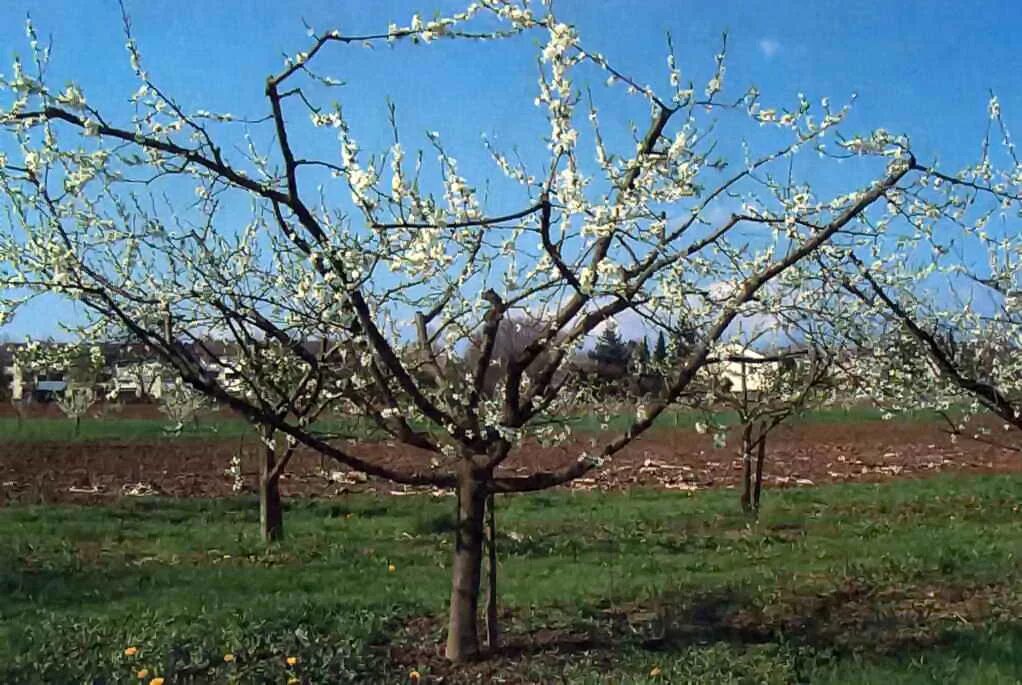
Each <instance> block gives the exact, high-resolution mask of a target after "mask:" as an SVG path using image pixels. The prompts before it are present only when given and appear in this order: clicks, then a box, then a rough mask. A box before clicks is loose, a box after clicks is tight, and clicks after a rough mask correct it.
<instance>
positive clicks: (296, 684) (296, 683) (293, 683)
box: [287, 678, 302, 685]
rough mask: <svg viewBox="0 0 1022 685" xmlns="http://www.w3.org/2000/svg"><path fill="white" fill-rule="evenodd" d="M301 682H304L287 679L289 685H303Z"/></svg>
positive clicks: (296, 679)
mask: <svg viewBox="0 0 1022 685" xmlns="http://www.w3.org/2000/svg"><path fill="white" fill-rule="evenodd" d="M301 682H302V681H300V680H298V678H288V679H287V685H301Z"/></svg>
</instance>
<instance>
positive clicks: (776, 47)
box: [759, 38, 781, 59]
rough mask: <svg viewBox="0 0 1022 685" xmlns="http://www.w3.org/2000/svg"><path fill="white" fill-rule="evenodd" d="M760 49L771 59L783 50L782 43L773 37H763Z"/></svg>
mask: <svg viewBox="0 0 1022 685" xmlns="http://www.w3.org/2000/svg"><path fill="white" fill-rule="evenodd" d="M759 51H760V52H762V53H763V56H764V57H766V58H767V59H771V58H772V57H773V56H774V55H776V54H777V53H778V52H780V51H781V44H780V43H778V42H777V41H776V40H774V39H772V38H762V39H760V41H759Z"/></svg>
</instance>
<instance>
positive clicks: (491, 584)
mask: <svg viewBox="0 0 1022 685" xmlns="http://www.w3.org/2000/svg"><path fill="white" fill-rule="evenodd" d="M493 505H494V495H493V493H492V492H491V493H490V496H489V497H487V498H486V552H487V559H486V562H487V563H486V581H487V582H486V647H487V648H488V649H489V650H490V651H493V650H494V649H496V648H497V647H498V646H500V624H499V623H498V617H497V514H496V512H495V511H494V508H493Z"/></svg>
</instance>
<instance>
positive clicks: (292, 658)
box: [287, 656, 298, 666]
mask: <svg viewBox="0 0 1022 685" xmlns="http://www.w3.org/2000/svg"><path fill="white" fill-rule="evenodd" d="M297 663H298V657H296V656H289V657H288V658H287V665H288V666H294V665H295V664H297Z"/></svg>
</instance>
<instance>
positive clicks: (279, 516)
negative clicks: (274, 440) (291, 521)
mask: <svg viewBox="0 0 1022 685" xmlns="http://www.w3.org/2000/svg"><path fill="white" fill-rule="evenodd" d="M276 465H277V450H276V449H275V448H274V447H272V445H271V444H266V445H263V459H262V461H261V463H260V469H259V530H260V532H261V533H262V536H263V542H274V541H276V540H281V539H283V537H284V509H283V507H282V506H281V504H280V474H279V473H273V467H274V466H276Z"/></svg>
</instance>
